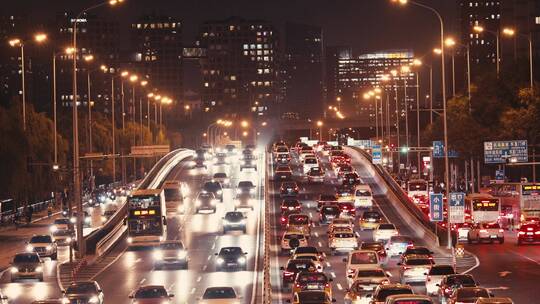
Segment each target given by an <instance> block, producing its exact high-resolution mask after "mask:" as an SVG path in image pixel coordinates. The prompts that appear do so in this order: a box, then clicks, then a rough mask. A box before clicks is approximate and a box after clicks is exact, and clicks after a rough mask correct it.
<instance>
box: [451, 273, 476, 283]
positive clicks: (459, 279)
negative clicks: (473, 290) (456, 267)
mask: <svg viewBox="0 0 540 304" xmlns="http://www.w3.org/2000/svg"><path fill="white" fill-rule="evenodd" d="M447 283H448V285H454V284H455V285H476V282H475V281H474V279H473V278H472V277H471V276H468V275H459V276H451V277H449V278H448V279H447Z"/></svg>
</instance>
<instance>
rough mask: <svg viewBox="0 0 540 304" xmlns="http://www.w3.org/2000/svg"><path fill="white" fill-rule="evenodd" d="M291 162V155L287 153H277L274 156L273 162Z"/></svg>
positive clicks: (282, 163) (284, 163) (285, 163)
mask: <svg viewBox="0 0 540 304" xmlns="http://www.w3.org/2000/svg"><path fill="white" fill-rule="evenodd" d="M290 162H291V156H290V155H289V154H288V153H287V154H278V155H277V156H275V157H274V164H278V165H288V164H289V163H290Z"/></svg>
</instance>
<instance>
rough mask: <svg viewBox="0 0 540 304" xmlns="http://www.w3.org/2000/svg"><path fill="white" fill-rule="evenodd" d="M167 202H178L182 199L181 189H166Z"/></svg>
mask: <svg viewBox="0 0 540 304" xmlns="http://www.w3.org/2000/svg"><path fill="white" fill-rule="evenodd" d="M164 192H165V200H167V201H178V200H180V199H182V196H181V195H180V189H179V188H176V189H165V191H164Z"/></svg>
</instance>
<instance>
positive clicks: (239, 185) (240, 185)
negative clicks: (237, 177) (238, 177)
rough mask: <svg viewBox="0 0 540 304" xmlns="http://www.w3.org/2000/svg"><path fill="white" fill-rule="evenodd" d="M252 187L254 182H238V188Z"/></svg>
mask: <svg viewBox="0 0 540 304" xmlns="http://www.w3.org/2000/svg"><path fill="white" fill-rule="evenodd" d="M252 187H253V183H252V182H250V181H244V182H239V183H238V188H252Z"/></svg>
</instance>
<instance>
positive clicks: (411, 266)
mask: <svg viewBox="0 0 540 304" xmlns="http://www.w3.org/2000/svg"><path fill="white" fill-rule="evenodd" d="M433 264H434V262H433V259H430V258H429V257H428V256H425V255H414V254H413V255H408V256H406V257H405V258H404V259H403V261H402V262H399V263H398V264H397V265H398V266H401V267H400V268H399V274H400V280H401V284H408V283H409V282H425V281H426V277H427V273H428V272H429V269H430V268H431V266H432V265H433Z"/></svg>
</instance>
